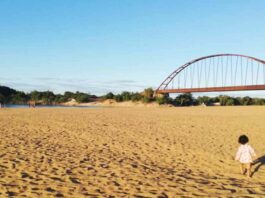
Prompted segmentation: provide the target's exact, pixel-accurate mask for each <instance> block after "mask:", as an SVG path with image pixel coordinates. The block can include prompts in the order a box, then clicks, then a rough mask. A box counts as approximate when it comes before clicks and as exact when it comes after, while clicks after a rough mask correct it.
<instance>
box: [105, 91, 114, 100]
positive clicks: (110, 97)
mask: <svg viewBox="0 0 265 198" xmlns="http://www.w3.org/2000/svg"><path fill="white" fill-rule="evenodd" d="M103 99H105V100H107V99H114V94H113V93H112V92H109V93H107V94H106V95H105V96H103Z"/></svg>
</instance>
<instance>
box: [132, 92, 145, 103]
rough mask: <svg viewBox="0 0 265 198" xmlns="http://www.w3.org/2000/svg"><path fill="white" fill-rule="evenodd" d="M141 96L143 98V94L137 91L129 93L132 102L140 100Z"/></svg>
mask: <svg viewBox="0 0 265 198" xmlns="http://www.w3.org/2000/svg"><path fill="white" fill-rule="evenodd" d="M142 98H143V96H142V95H141V94H139V93H133V94H132V95H131V100H132V101H133V102H137V101H140V100H142Z"/></svg>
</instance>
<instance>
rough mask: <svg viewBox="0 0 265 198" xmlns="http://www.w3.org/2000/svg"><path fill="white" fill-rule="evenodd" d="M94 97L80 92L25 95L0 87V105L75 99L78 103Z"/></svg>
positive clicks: (46, 92) (94, 97)
mask: <svg viewBox="0 0 265 198" xmlns="http://www.w3.org/2000/svg"><path fill="white" fill-rule="evenodd" d="M96 98H97V96H95V95H90V94H87V93H82V92H75V93H73V92H69V91H67V92H65V93H64V94H54V93H53V92H52V91H32V92H30V93H25V92H22V91H17V90H14V89H11V88H9V87H5V86H0V103H2V104H3V103H4V104H26V103H27V102H28V101H35V102H36V103H37V104H38V103H39V104H60V103H64V102H68V101H70V100H71V99H75V100H76V101H77V102H79V103H84V102H90V101H94V100H95V99H96Z"/></svg>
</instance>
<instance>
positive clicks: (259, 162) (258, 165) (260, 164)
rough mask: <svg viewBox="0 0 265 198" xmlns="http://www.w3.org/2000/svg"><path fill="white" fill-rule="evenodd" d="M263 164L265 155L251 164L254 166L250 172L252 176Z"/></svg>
mask: <svg viewBox="0 0 265 198" xmlns="http://www.w3.org/2000/svg"><path fill="white" fill-rule="evenodd" d="M264 164H265V155H263V156H261V157H259V158H258V159H256V160H255V161H254V162H253V164H252V165H253V166H256V165H257V166H256V167H255V169H254V170H253V172H252V176H253V175H254V174H255V173H256V172H258V171H259V169H260V167H261V166H263V165H264Z"/></svg>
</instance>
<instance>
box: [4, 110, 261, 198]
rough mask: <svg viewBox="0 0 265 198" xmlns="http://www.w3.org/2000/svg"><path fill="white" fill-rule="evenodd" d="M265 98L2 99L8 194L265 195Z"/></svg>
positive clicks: (24, 195) (72, 195)
mask: <svg viewBox="0 0 265 198" xmlns="http://www.w3.org/2000/svg"><path fill="white" fill-rule="evenodd" d="M264 118H265V108H264V107H258V106H254V107H189V108H168V107H167V108H161V107H160V108H159V107H153V108H145V107H131V108H127V107H123V108H93V109H75V108H73V109H72V108H71V109H59V108H58V109H45V108H44V109H38V108H36V109H0V137H1V138H0V197H8V196H18V197H78V198H79V197H160V198H162V197H195V196H201V197H262V196H265V166H262V165H263V164H256V165H255V166H254V168H253V170H256V171H255V172H254V175H253V177H252V178H251V179H248V178H246V176H243V175H241V174H240V170H239V165H238V163H237V162H235V161H234V160H233V158H234V156H235V152H236V150H237V148H238V143H237V138H238V136H239V135H241V134H247V135H248V136H249V138H250V144H251V145H252V146H253V147H254V149H255V150H256V153H257V155H258V157H260V156H264V155H265V144H264V140H265V119H264Z"/></svg>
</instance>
